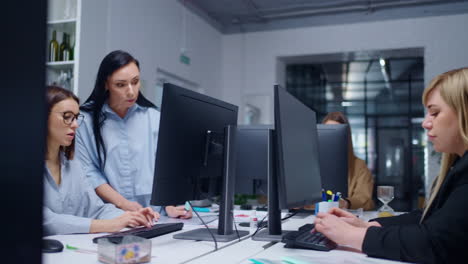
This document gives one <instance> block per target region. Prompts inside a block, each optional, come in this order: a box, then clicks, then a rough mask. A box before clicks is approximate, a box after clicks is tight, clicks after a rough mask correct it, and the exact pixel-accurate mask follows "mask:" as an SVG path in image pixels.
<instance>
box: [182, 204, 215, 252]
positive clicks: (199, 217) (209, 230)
mask: <svg viewBox="0 0 468 264" xmlns="http://www.w3.org/2000/svg"><path fill="white" fill-rule="evenodd" d="M187 202H188V204H189V205H190V208H191V209H192V211H193V212H194V213H195V214H196V215H197V217H198V219H200V221H201V222H202V223H203V225H204V226H205V227H206V229H208V232H210V235H211V237H212V238H213V241H214V243H215V251H217V250H218V241H217V240H216V237H215V236H214V235H213V232H211V229H210V228H209V227H208V225H207V224H206V223H205V221H203V218H202V217H201V216H200V215H199V214H198V212H197V211H196V210H193V206H192V203H191V202H190V201H187Z"/></svg>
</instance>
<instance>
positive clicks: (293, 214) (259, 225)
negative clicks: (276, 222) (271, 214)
mask: <svg viewBox="0 0 468 264" xmlns="http://www.w3.org/2000/svg"><path fill="white" fill-rule="evenodd" d="M296 214H297V212H294V213H290V214H288V215H286V216H285V217H284V218H282V219H281V222H283V221H284V220H286V219H289V218H291V217H293V216H295V215H296ZM267 216H268V214H266V215H265V216H264V217H263V218H262V220H260V222H258V224H257V230H255V232H254V233H253V234H252V237H254V236H255V234H257V232H258V231H260V230H262V229H263V228H266V227H267V226H268V223H264V220H265V218H266V217H267Z"/></svg>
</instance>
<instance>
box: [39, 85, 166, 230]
mask: <svg viewBox="0 0 468 264" xmlns="http://www.w3.org/2000/svg"><path fill="white" fill-rule="evenodd" d="M46 101H47V113H48V118H47V145H46V146H47V148H46V156H45V170H44V221H43V224H44V233H45V235H56V234H67V233H97V232H115V231H119V230H120V229H122V228H124V227H127V226H131V227H135V226H139V225H146V226H150V225H152V222H153V219H155V220H157V219H158V218H159V214H158V213H155V212H154V211H153V210H152V209H151V208H149V207H148V208H141V209H139V210H138V211H135V212H124V211H122V210H120V209H117V208H116V207H115V206H114V205H112V204H104V203H103V202H102V200H101V199H99V197H98V196H97V195H96V193H95V192H94V190H93V189H92V188H91V186H90V185H89V183H88V180H87V179H86V177H85V174H84V171H83V169H82V166H81V163H80V161H79V160H78V159H74V154H75V132H76V129H77V128H78V126H79V123H81V121H82V120H83V115H82V114H80V112H79V105H78V103H79V100H78V97H76V96H75V95H74V94H73V93H72V92H70V91H68V90H65V89H63V88H61V87H57V86H49V87H47V92H46Z"/></svg>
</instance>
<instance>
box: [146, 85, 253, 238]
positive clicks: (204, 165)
mask: <svg viewBox="0 0 468 264" xmlns="http://www.w3.org/2000/svg"><path fill="white" fill-rule="evenodd" d="M237 111H238V107H237V106H235V105H232V104H229V103H226V102H223V101H221V100H218V99H215V98H212V97H209V96H207V95H202V94H199V93H196V92H193V91H190V90H187V89H184V88H182V87H178V86H176V85H173V84H169V83H165V84H164V86H163V97H162V105H161V121H160V125H159V137H158V146H157V152H156V161H155V169H154V180H153V192H152V195H151V204H153V205H180V204H184V203H185V202H186V201H192V200H200V199H207V198H212V197H216V196H218V197H219V221H218V228H217V230H216V229H213V230H211V229H204V228H203V229H194V230H190V231H187V232H183V233H178V234H176V235H174V238H177V239H189V240H205V241H206V240H213V239H215V242H216V241H220V242H221V241H223V242H227V241H231V240H234V239H236V238H239V239H240V237H241V236H245V235H247V234H248V232H246V231H242V230H239V231H237V232H234V231H233V217H232V210H233V197H234V194H233V193H234V185H235V138H236V129H237V128H236V125H237Z"/></svg>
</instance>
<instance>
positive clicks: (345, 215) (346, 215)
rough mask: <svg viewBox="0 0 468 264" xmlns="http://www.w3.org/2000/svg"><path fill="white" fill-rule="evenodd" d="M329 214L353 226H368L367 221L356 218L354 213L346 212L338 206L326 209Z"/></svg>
mask: <svg viewBox="0 0 468 264" xmlns="http://www.w3.org/2000/svg"><path fill="white" fill-rule="evenodd" d="M328 213H329V214H332V215H336V216H337V217H339V218H340V219H341V220H343V221H345V222H346V223H348V224H350V225H352V226H355V227H368V225H367V222H364V221H363V220H361V219H359V218H357V217H356V216H355V215H354V214H352V213H350V212H347V211H345V210H342V209H339V208H336V207H334V208H332V209H330V211H328Z"/></svg>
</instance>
